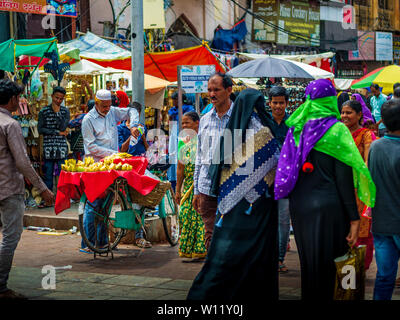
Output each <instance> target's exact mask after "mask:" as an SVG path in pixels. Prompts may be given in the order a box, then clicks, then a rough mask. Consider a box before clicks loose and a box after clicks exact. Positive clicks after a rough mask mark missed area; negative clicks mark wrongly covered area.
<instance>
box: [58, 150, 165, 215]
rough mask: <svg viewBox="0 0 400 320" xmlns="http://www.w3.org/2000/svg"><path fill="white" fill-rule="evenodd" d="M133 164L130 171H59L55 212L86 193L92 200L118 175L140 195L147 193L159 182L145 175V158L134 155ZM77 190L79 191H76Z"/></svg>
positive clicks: (131, 161) (65, 207) (130, 161)
mask: <svg viewBox="0 0 400 320" xmlns="http://www.w3.org/2000/svg"><path fill="white" fill-rule="evenodd" d="M129 163H130V164H132V165H133V169H132V170H131V171H116V170H109V171H99V172H66V171H61V173H60V178H59V179H58V185H57V197H56V203H55V206H54V212H55V214H59V213H60V212H62V211H64V210H66V209H68V208H69V207H70V206H71V199H79V197H80V195H82V194H83V193H85V194H86V197H87V199H88V200H89V201H90V202H93V201H94V200H96V199H97V198H99V197H100V196H101V195H102V194H103V193H104V192H105V191H106V190H107V188H108V187H109V186H110V185H111V184H112V183H113V182H114V180H115V179H117V178H118V177H123V178H125V179H126V180H127V183H128V185H129V186H131V187H132V188H134V189H135V190H137V191H138V192H139V193H140V194H142V195H144V196H145V195H148V194H149V193H150V192H151V191H153V189H154V188H155V187H156V186H157V184H158V183H159V180H156V179H153V178H151V177H148V176H145V175H144V173H145V170H146V167H147V163H148V162H147V159H146V158H144V157H134V158H131V159H129ZM78 190H79V192H78Z"/></svg>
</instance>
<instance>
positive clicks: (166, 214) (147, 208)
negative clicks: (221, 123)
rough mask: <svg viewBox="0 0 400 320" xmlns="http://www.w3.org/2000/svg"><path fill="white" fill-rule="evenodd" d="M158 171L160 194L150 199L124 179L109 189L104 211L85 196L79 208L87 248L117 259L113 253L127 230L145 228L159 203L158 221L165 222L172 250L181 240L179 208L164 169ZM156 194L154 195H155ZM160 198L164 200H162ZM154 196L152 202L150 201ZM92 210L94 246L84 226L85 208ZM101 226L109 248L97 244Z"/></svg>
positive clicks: (81, 228) (154, 193)
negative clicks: (90, 207) (146, 220)
mask: <svg viewBox="0 0 400 320" xmlns="http://www.w3.org/2000/svg"><path fill="white" fill-rule="evenodd" d="M161 169H162V170H155V172H156V173H157V174H158V176H159V177H160V179H161V181H160V182H159V184H158V185H157V186H156V188H155V189H154V190H156V189H158V191H157V192H152V193H150V195H148V196H146V197H144V196H141V195H140V194H139V193H138V192H137V191H136V190H134V189H133V188H130V187H129V186H128V184H127V181H126V180H125V179H124V178H117V179H116V180H115V181H114V183H113V184H112V185H111V186H110V187H108V188H107V191H106V196H105V198H104V200H103V201H102V204H101V207H100V208H96V207H93V205H92V204H91V203H89V202H88V201H87V198H86V195H85V194H82V196H81V199H80V204H79V228H80V232H81V235H82V239H83V241H84V242H85V243H86V245H87V247H88V248H89V249H90V250H92V251H93V253H94V257H95V258H96V254H100V255H102V254H107V255H108V253H109V252H110V253H111V256H112V258H114V255H113V250H114V249H115V248H116V246H117V245H118V244H119V243H120V241H121V239H122V238H123V237H124V236H125V235H126V234H127V232H128V230H136V231H137V230H139V229H140V228H143V224H144V221H145V217H146V215H150V214H153V215H154V211H155V204H156V203H158V207H159V210H158V217H159V218H160V219H161V220H162V224H163V230H164V232H165V235H166V239H167V241H168V242H169V243H170V245H171V246H175V245H176V244H177V243H178V240H179V222H178V218H177V216H178V205H177V203H176V201H175V195H174V192H173V190H172V187H171V185H170V183H169V182H168V183H166V182H165V180H163V179H164V176H165V172H166V171H165V168H162V167H161ZM154 190H153V191H154ZM160 194H161V197H160ZM151 195H152V196H153V199H150V198H151ZM134 204H138V205H141V209H140V210H138V209H134V208H133V205H134ZM87 205H90V206H92V208H93V209H94V215H95V216H94V239H95V240H94V243H92V242H91V241H90V240H89V239H88V235H87V234H86V230H85V228H84V224H83V215H84V212H85V207H86V206H87ZM99 225H101V227H102V228H103V230H104V232H105V234H106V237H107V244H106V245H103V246H101V245H99V243H98V235H97V233H98V232H97V231H98V226H99Z"/></svg>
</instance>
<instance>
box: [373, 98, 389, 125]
mask: <svg viewBox="0 0 400 320" xmlns="http://www.w3.org/2000/svg"><path fill="white" fill-rule="evenodd" d="M386 101H387V96H386V95H384V94H383V93H381V94H380V95H379V97H378V98H377V97H375V96H372V97H371V100H370V104H371V107H372V115H373V116H374V118H375V121H376V122H378V121H379V120H381V117H382V116H381V108H382V105H383V104H384V103H385V102H386ZM385 128H386V127H385V125H384V124H383V122H382V123H381V124H380V125H379V129H385Z"/></svg>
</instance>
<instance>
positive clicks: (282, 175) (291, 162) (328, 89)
mask: <svg viewBox="0 0 400 320" xmlns="http://www.w3.org/2000/svg"><path fill="white" fill-rule="evenodd" d="M305 95H306V97H307V100H306V102H305V103H304V104H303V105H301V106H300V107H299V109H297V110H296V111H295V112H294V113H293V115H292V116H291V118H289V119H288V120H286V123H287V121H289V120H290V119H293V121H292V122H294V121H295V122H296V123H297V124H298V125H301V126H302V131H301V133H300V138H299V144H298V146H296V143H295V138H294V130H295V127H294V126H291V127H290V128H289V131H288V133H287V135H286V139H285V142H284V143H283V146H282V150H281V154H280V157H279V162H278V167H277V171H276V175H275V200H279V199H282V198H284V197H286V196H288V195H289V194H290V192H292V190H293V188H294V187H295V185H296V182H297V179H298V177H299V173H300V170H301V169H302V166H303V164H304V162H305V161H306V159H307V156H308V154H309V153H310V151H311V150H312V149H313V148H314V146H315V144H316V143H317V142H318V141H319V140H320V139H321V138H322V137H323V136H324V135H325V133H326V132H327V131H328V130H329V129H330V128H331V127H332V126H333V125H334V124H335V123H337V122H338V119H337V118H338V117H339V111H338V110H337V100H336V101H335V103H334V105H333V106H332V109H331V113H330V112H329V108H328V109H327V110H328V111H327V114H330V116H327V117H320V118H317V119H313V117H312V116H311V114H312V113H313V112H314V111H315V110H317V109H318V108H319V106H318V102H315V106H314V107H313V105H312V104H313V103H314V102H312V101H313V100H317V99H321V98H326V97H335V98H336V90H335V87H334V86H333V84H332V82H331V81H329V80H327V79H318V80H315V81H312V82H310V83H309V85H308V86H307V88H306V90H305ZM310 108H311V109H310ZM333 110H334V111H333ZM293 117H294V118H293Z"/></svg>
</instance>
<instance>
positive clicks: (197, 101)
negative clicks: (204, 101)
mask: <svg viewBox="0 0 400 320" xmlns="http://www.w3.org/2000/svg"><path fill="white" fill-rule="evenodd" d="M196 111H197V113H198V114H200V93H196Z"/></svg>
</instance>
